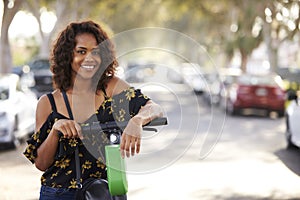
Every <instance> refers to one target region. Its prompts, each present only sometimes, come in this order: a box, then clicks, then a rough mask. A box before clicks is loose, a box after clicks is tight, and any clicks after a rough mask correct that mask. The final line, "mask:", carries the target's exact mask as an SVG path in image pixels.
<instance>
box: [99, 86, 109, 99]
mask: <svg viewBox="0 0 300 200" xmlns="http://www.w3.org/2000/svg"><path fill="white" fill-rule="evenodd" d="M101 90H102V92H103V94H104V97H105V98H107V97H108V96H107V94H106V91H105V87H104V86H102V87H101Z"/></svg>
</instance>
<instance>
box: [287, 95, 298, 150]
mask: <svg viewBox="0 0 300 200" xmlns="http://www.w3.org/2000/svg"><path fill="white" fill-rule="evenodd" d="M288 100H289V101H291V102H290V103H289V105H288V106H287V108H286V113H285V119H286V134H285V135H286V141H287V148H294V147H297V148H299V147H300V123H299V120H300V104H299V100H298V95H297V94H296V92H295V91H290V92H289V93H288Z"/></svg>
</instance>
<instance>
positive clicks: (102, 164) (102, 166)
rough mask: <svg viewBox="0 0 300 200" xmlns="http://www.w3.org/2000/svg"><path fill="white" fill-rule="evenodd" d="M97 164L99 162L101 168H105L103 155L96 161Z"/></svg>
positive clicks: (98, 165)
mask: <svg viewBox="0 0 300 200" xmlns="http://www.w3.org/2000/svg"><path fill="white" fill-rule="evenodd" d="M96 164H97V167H98V168H101V169H104V168H105V167H106V166H105V164H104V162H103V160H102V158H101V157H99V158H98V160H97V161H96Z"/></svg>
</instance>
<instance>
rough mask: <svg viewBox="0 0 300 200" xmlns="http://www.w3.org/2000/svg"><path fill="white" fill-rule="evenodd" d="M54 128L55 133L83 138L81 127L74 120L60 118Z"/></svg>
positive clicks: (67, 136)
mask: <svg viewBox="0 0 300 200" xmlns="http://www.w3.org/2000/svg"><path fill="white" fill-rule="evenodd" d="M52 130H53V133H55V134H59V133H61V134H63V136H64V137H65V138H80V139H83V136H82V132H81V127H80V125H79V124H78V123H77V122H75V121H74V120H69V119H59V120H57V121H56V122H55V123H54V125H53V127H52Z"/></svg>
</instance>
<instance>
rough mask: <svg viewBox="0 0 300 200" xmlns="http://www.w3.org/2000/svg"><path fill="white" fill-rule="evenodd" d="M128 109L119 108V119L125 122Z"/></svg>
mask: <svg viewBox="0 0 300 200" xmlns="http://www.w3.org/2000/svg"><path fill="white" fill-rule="evenodd" d="M125 114H126V111H125V110H124V109H121V110H119V115H118V116H116V119H117V121H119V122H123V121H124V120H125Z"/></svg>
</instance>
